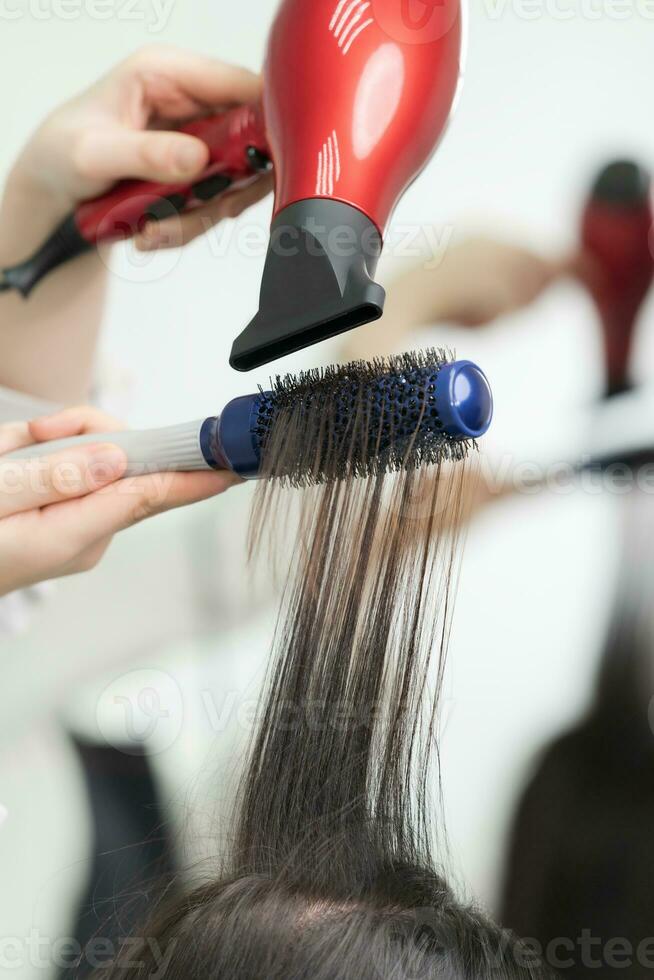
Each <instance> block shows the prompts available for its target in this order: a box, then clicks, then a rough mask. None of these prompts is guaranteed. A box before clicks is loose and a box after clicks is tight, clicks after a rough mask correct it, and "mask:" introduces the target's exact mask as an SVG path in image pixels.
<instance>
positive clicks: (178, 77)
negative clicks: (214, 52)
mask: <svg viewBox="0 0 654 980" xmlns="http://www.w3.org/2000/svg"><path fill="white" fill-rule="evenodd" d="M124 67H125V68H126V69H127V71H128V72H136V73H137V74H138V75H139V76H141V79H142V81H143V82H144V84H145V94H146V98H147V99H148V101H149V103H150V105H151V106H152V107H153V108H154V109H155V110H157V111H159V112H160V113H161V114H162V115H164V116H166V115H168V104H167V103H168V100H169V95H170V93H169V91H168V90H166V87H165V86H164V87H162V86H161V84H160V77H161V76H162V75H164V76H167V77H168V78H169V79H170V80H171V81H172V82H174V83H175V87H176V88H178V89H181V90H182V91H183V92H185V93H186V95H187V97H188V98H189V99H191V100H193V101H194V102H198V103H201V104H202V105H204V106H207V107H208V108H215V107H218V106H225V105H229V104H235V103H240V102H254V101H255V100H257V99H258V98H259V97H260V95H261V86H262V81H261V76H259V75H256V74H254V73H253V72H251V71H248V69H247V68H242V67H240V66H239V65H232V64H226V63H225V62H223V61H218V60H217V59H215V58H210V57H207V56H206V55H201V54H197V53H196V52H193V51H186V50H184V49H183V48H176V47H173V46H168V45H151V46H149V47H146V48H143V49H142V50H141V51H137V52H136V54H134V55H132V57H131V58H129V59H128V60H127V62H125V63H124Z"/></svg>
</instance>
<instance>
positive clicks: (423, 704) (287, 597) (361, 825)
mask: <svg viewBox="0 0 654 980" xmlns="http://www.w3.org/2000/svg"><path fill="white" fill-rule="evenodd" d="M321 411H322V409H321ZM353 416H354V418H355V419H357V420H358V422H357V424H355V425H353V426H352V437H351V438H352V441H353V445H352V447H351V449H352V452H351V458H352V459H355V460H356V459H357V458H358V456H359V455H360V453H359V452H358V447H357V445H355V441H356V440H364V444H365V445H366V446H368V445H370V441H371V440H374V438H375V432H370V431H368V429H369V425H370V424H371V423H370V422H369V413H367V412H366V411H365V410H362V409H361V406H357V405H354V406H353ZM329 424H330V422H329V412H328V410H325V413H324V419H323V420H321V425H320V431H321V432H322V431H323V428H325V429H326V436H327V438H324V439H323V447H326V448H324V450H323V458H322V459H321V460H320V461H319V462H317V463H316V465H317V466H320V467H321V472H323V467H324V462H325V461H324V452H329V446H330V445H331V441H330V439H329V438H328V436H329V431H328V430H329ZM416 424H419V420H418V422H417V423H416ZM306 431H307V430H306V425H305V424H304V420H303V419H298V415H297V412H290V413H289V414H288V416H287V415H285V414H284V413H283V412H281V413H280V414H279V417H278V418H277V419H276V420H275V423H274V426H273V431H272V432H271V433H270V436H269V438H268V441H267V443H266V445H264V447H263V449H264V456H265V458H266V466H267V470H268V473H269V475H270V480H269V481H268V482H267V483H265V484H263V485H262V488H261V491H260V496H259V500H258V503H257V506H256V508H255V512H254V517H253V525H252V539H253V546H254V548H255V550H256V546H257V544H258V543H259V541H260V540H261V537H262V533H263V532H264V531H265V532H266V533H268V532H269V531H270V529H271V528H274V527H275V526H277V521H276V519H277V518H281V522H280V523H279V527H280V529H281V531H282V533H283V534H287V533H288V528H289V527H290V526H293V527H295V528H296V536H295V540H294V545H293V547H292V549H291V551H292V556H293V558H292V563H291V570H290V574H289V578H288V581H287V584H286V588H285V592H284V601H283V607H282V611H281V614H280V618H279V622H278V626H277V630H276V635H275V641H274V649H273V655H272V659H271V665H270V675H269V679H268V684H267V690H266V692H265V696H264V698H263V703H262V712H261V723H260V728H259V731H258V733H257V736H256V738H255V740H254V743H253V745H252V748H251V752H250V756H249V758H248V760H247V764H246V769H245V775H244V778H243V783H242V786H241V791H240V796H239V800H238V807H237V811H236V816H235V822H234V828H233V836H232V838H231V846H230V849H229V853H228V855H227V857H226V860H225V862H224V864H223V866H221V867H220V868H216V869H215V873H214V875H213V878H212V880H210V881H208V882H206V883H204V884H202V885H200V886H199V887H196V888H195V889H194V890H192V891H190V892H189V894H188V895H187V896H186V898H184V899H182V900H179V899H177V900H176V901H175V902H174V904H173V905H172V906H171V907H169V908H167V909H166V908H163V907H162V908H161V909H160V910H158V911H157V912H156V914H155V915H154V916H153V920H152V922H151V923H150V925H149V926H147V927H145V929H144V932H143V935H144V936H145V937H146V938H145V940H144V941H142V943H141V945H140V948H136V949H135V948H134V947H133V946H132V945H130V947H129V949H128V950H127V951H126V954H125V956H123V957H119V958H118V960H117V962H116V963H114V964H113V966H112V967H111V968H110V969H109V970H108V971H107V972H106V974H104V975H105V976H108V977H111V978H112V980H114V978H115V980H137V978H138V980H144V978H154V977H155V976H156V977H157V978H159V980H164V978H165V980H413V978H425V980H429V978H432V977H433V978H451V980H464V978H465V980H484V978H491V977H497V978H506V980H513V978H515V980H528V978H541V977H545V976H546V975H547V973H546V971H545V970H544V969H543V968H542V967H541V966H540V965H539V964H538V963H535V962H534V957H533V954H530V953H529V952H528V951H527V950H525V949H524V948H522V947H520V946H519V945H517V944H516V943H515V942H514V941H513V939H512V938H511V937H510V936H509V935H508V934H506V933H504V932H502V931H501V930H500V929H498V928H497V927H496V926H495V925H493V924H492V923H491V922H490V921H488V920H486V919H485V918H484V917H483V916H482V915H481V914H479V913H477V912H476V911H475V910H474V909H472V908H469V907H467V906H465V905H463V904H460V903H459V902H458V901H457V900H456V899H455V897H454V895H453V893H452V891H451V890H450V888H449V887H448V885H447V884H446V883H445V881H444V878H443V876H442V874H441V873H439V871H438V870H437V865H436V862H435V861H434V858H433V853H434V843H435V839H436V838H437V835H436V834H435V833H434V826H435V825H438V803H439V802H440V800H439V786H440V782H439V773H438V769H437V768H436V767H435V766H434V765H433V763H434V760H435V759H436V760H437V755H438V753H437V752H435V751H434V748H435V744H436V735H437V722H438V712H437V706H438V697H439V692H440V689H441V686H442V678H443V670H444V664H445V651H446V646H447V638H448V633H449V629H450V620H451V611H452V592H453V590H454V588H455V584H456V577H457V570H458V564H457V560H458V548H457V536H456V534H455V533H452V531H451V528H452V527H456V526H457V525H458V524H460V523H461V522H460V521H459V520H457V514H456V512H457V510H458V508H459V507H460V500H461V494H460V486H461V481H462V479H463V470H464V468H465V465H466V464H465V462H464V460H463V457H464V456H465V449H466V447H465V446H462V445H459V446H457V447H456V453H453V454H452V456H451V457H450V458H451V459H452V460H454V461H455V462H453V463H445V464H442V465H443V467H445V466H449V467H450V468H449V469H447V470H446V469H444V468H441V465H434V466H423V467H418V468H416V467H415V466H408V467H406V468H403V467H402V466H401V465H398V466H397V471H396V472H391V473H389V472H387V471H386V470H385V469H383V468H380V469H379V471H378V472H371V473H369V474H368V475H367V476H366V478H357V474H356V473H354V472H349V471H348V468H347V467H344V468H343V472H342V473H341V478H340V479H338V480H326V481H324V482H320V483H318V485H312V486H307V487H305V488H303V489H301V490H297V489H296V490H292V489H286V488H284V487H283V486H280V481H279V480H278V479H276V477H277V476H278V474H283V473H286V472H288V465H289V464H288V461H289V460H291V459H294V458H297V455H298V440H302V439H306ZM341 443H342V439H341ZM398 452H399V450H398ZM397 458H398V460H399V455H398V457H397ZM333 469H334V467H332V466H331V465H330V466H328V467H327V471H328V472H332V471H333ZM290 500H293V501H294V502H295V503H296V504H298V505H299V513H298V514H297V515H296V517H297V520H296V521H294V523H293V525H290V524H289V517H288V509H289V505H290V504H289V501H290ZM445 529H448V530H447V531H446V530H445ZM433 787H435V792H432V788H433ZM126 961H129V962H131V964H132V965H129V962H126Z"/></svg>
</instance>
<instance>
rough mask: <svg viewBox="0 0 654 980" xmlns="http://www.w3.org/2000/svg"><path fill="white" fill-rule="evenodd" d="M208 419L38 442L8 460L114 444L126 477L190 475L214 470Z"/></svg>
mask: <svg viewBox="0 0 654 980" xmlns="http://www.w3.org/2000/svg"><path fill="white" fill-rule="evenodd" d="M204 422H205V419H200V420H199V421H197V422H185V423H183V424H182V425H171V426H168V427H166V428H164V429H143V430H141V431H136V430H131V429H126V430H125V431H124V432H106V433H97V432H94V433H92V434H90V435H84V436H73V437H72V438H70V439H57V440H55V441H53V442H42V443H35V444H34V445H32V446H27V447H26V448H25V449H19V450H18V451H17V452H15V453H10V454H9V455H8V456H6V457H4V458H5V459H37V458H39V459H40V458H43V457H44V456H52V455H53V454H54V453H60V452H64V451H65V450H66V449H70V448H71V447H72V446H84V445H89V444H91V443H100V442H102V443H111V444H112V445H114V446H120V448H121V449H123V450H124V451H125V454H126V456H127V470H126V473H125V476H143V475H144V474H146V473H171V472H184V473H188V472H191V471H193V470H210V469H211V468H212V467H211V466H209V464H208V463H207V461H206V460H205V458H204V455H203V453H202V447H201V445H200V432H201V430H202V426H203V425H204Z"/></svg>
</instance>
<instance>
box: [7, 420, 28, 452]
mask: <svg viewBox="0 0 654 980" xmlns="http://www.w3.org/2000/svg"><path fill="white" fill-rule="evenodd" d="M33 442H34V439H33V438H32V435H31V433H30V428H29V423H28V422H7V423H6V424H5V425H0V456H1V455H2V454H3V453H13V452H14V450H15V449H22V448H23V447H24V446H29V445H31V444H32V443H33Z"/></svg>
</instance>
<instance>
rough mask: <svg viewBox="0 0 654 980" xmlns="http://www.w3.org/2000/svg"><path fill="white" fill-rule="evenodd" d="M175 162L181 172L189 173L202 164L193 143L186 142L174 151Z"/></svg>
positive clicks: (198, 152)
mask: <svg viewBox="0 0 654 980" xmlns="http://www.w3.org/2000/svg"><path fill="white" fill-rule="evenodd" d="M175 163H176V165H177V168H178V169H179V170H180V171H181V172H182V173H189V172H190V171H194V170H197V169H198V167H200V166H201V165H202V161H201V159H200V151H199V150H198V148H197V147H196V146H193V144H189V143H186V144H184V146H180V147H178V148H177V151H176V153H175Z"/></svg>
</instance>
